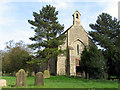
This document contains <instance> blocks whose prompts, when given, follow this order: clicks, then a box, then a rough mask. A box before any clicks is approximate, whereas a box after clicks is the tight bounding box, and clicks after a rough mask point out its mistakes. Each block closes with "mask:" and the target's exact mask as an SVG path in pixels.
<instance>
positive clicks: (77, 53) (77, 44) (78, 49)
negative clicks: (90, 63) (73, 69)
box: [77, 44, 79, 55]
mask: <svg viewBox="0 0 120 90" xmlns="http://www.w3.org/2000/svg"><path fill="white" fill-rule="evenodd" d="M77 55H79V45H78V44H77Z"/></svg>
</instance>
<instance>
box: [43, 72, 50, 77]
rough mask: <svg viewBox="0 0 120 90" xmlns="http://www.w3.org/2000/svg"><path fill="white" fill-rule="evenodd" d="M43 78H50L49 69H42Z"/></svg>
mask: <svg viewBox="0 0 120 90" xmlns="http://www.w3.org/2000/svg"><path fill="white" fill-rule="evenodd" d="M44 78H50V72H49V70H45V71H44Z"/></svg>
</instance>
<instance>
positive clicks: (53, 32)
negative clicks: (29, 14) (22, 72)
mask: <svg viewBox="0 0 120 90" xmlns="http://www.w3.org/2000/svg"><path fill="white" fill-rule="evenodd" d="M57 15H58V11H56V10H55V7H53V6H51V5H46V7H43V8H42V10H40V11H39V13H37V12H33V16H34V20H28V22H29V23H30V24H31V25H33V27H32V29H34V31H35V35H34V37H31V38H30V40H32V41H35V42H36V43H34V44H31V45H30V47H31V48H33V49H35V50H37V52H36V54H37V57H39V60H37V63H38V64H40V63H41V62H42V61H47V62H48V69H49V62H50V59H51V57H54V56H56V55H58V54H60V53H62V52H63V51H62V50H61V49H59V50H58V46H59V45H62V44H63V43H64V39H65V37H66V36H65V35H64V34H62V35H60V34H61V33H62V32H63V30H64V26H63V25H61V24H60V23H59V22H58V18H57Z"/></svg>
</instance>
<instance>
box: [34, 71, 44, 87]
mask: <svg viewBox="0 0 120 90" xmlns="http://www.w3.org/2000/svg"><path fill="white" fill-rule="evenodd" d="M43 85H44V75H43V73H42V72H38V73H37V74H36V75H35V86H43Z"/></svg>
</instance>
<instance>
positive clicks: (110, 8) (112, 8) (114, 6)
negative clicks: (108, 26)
mask: <svg viewBox="0 0 120 90" xmlns="http://www.w3.org/2000/svg"><path fill="white" fill-rule="evenodd" d="M118 2H119V0H111V2H108V4H107V5H106V8H105V9H104V10H103V12H106V13H108V14H110V15H111V16H113V17H116V18H118Z"/></svg>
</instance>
